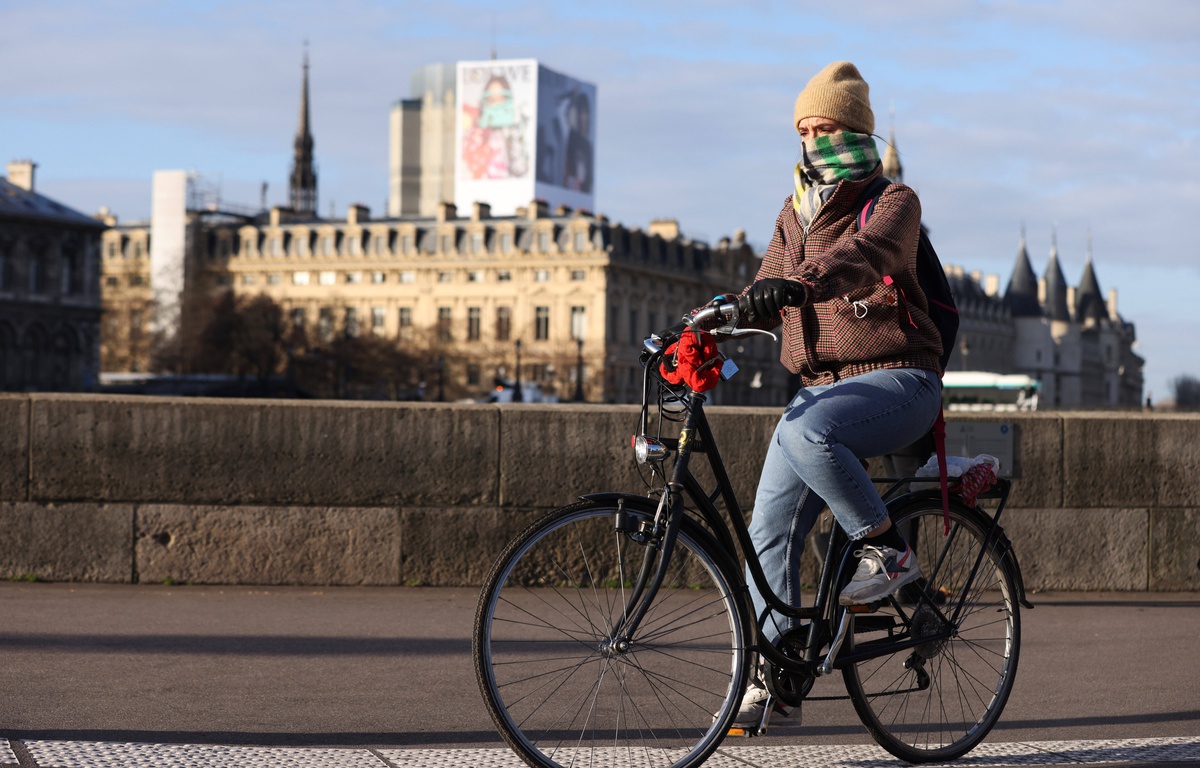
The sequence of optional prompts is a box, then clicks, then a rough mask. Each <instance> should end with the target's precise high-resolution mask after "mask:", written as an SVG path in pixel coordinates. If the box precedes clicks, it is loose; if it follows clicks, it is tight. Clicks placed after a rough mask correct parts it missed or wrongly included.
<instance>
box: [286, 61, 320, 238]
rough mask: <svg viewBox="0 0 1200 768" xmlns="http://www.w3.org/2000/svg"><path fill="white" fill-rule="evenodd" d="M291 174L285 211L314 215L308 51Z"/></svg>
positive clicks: (313, 166)
mask: <svg viewBox="0 0 1200 768" xmlns="http://www.w3.org/2000/svg"><path fill="white" fill-rule="evenodd" d="M294 148H295V152H294V155H293V158H292V174H291V176H290V177H289V178H288V207H290V208H291V209H292V210H293V211H294V212H295V213H297V214H300V215H304V216H316V215H317V170H316V167H315V164H314V163H313V137H312V130H311V128H310V126H309V115H308V51H307V50H305V52H304V79H303V82H302V83H301V86H300V125H299V127H298V128H297V129H296V141H295V144H294Z"/></svg>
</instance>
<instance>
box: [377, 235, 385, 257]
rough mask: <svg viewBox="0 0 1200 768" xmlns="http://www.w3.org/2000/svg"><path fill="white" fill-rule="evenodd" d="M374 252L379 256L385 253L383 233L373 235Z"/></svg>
mask: <svg viewBox="0 0 1200 768" xmlns="http://www.w3.org/2000/svg"><path fill="white" fill-rule="evenodd" d="M375 253H377V254H379V255H380V256H382V255H383V254H385V253H387V238H386V237H384V236H383V235H376V236H375Z"/></svg>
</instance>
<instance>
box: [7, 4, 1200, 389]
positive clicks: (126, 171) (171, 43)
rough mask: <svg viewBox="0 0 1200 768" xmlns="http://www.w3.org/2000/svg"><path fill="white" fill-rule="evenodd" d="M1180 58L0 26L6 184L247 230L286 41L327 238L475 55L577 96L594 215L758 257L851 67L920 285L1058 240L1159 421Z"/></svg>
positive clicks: (678, 7) (753, 10) (30, 23)
mask: <svg viewBox="0 0 1200 768" xmlns="http://www.w3.org/2000/svg"><path fill="white" fill-rule="evenodd" d="M851 8H852V9H853V10H852V11H851ZM1197 40H1200V3H1197V2H1192V0H1140V2H1137V3H1131V2H1126V1H1125V0H1063V1H1062V2H1034V1H1033V0H995V1H993V2H969V1H967V0H906V2H903V3H898V2H895V0H886V1H883V2H876V1H875V0H860V1H859V2H857V3H854V4H852V6H848V5H847V4H844V3H830V2H826V3H814V2H799V1H797V0H792V1H790V2H716V1H715V0H708V1H706V0H688V2H678V1H676V0H665V1H662V2H654V3H647V2H629V1H628V0H605V2H602V3H597V2H594V0H593V1H591V2H563V1H561V0H560V1H559V2H534V1H533V0H507V1H506V2H496V1H494V0H479V1H478V2H470V1H467V0H438V2H426V1H422V2H382V1H381V0H374V1H373V0H338V2H329V1H324V2H318V1H317V0H287V1H286V2H283V1H276V0H258V1H255V2H224V1H220V0H187V2H172V1H163V2H149V1H148V0H90V1H83V0H73V1H66V0H63V1H59V0H38V1H37V2H29V1H28V0H0V155H7V157H0V161H2V162H5V163H7V162H8V161H10V160H15V159H23V158H30V159H32V160H34V161H35V162H36V163H38V172H37V173H38V176H37V184H38V190H39V191H40V192H42V193H44V194H46V195H48V196H50V197H53V198H55V199H57V200H58V201H60V202H62V203H65V204H67V205H71V206H72V207H75V208H77V209H79V210H81V211H83V212H85V213H94V212H96V211H97V210H98V209H99V208H100V206H107V207H108V208H109V209H110V210H111V211H112V212H114V213H116V214H117V215H118V217H119V218H120V220H122V221H128V220H133V219H142V218H146V217H148V216H149V213H150V179H151V176H152V174H153V172H154V171H155V170H161V169H185V170H192V171H196V172H198V173H200V174H202V175H203V176H204V177H205V178H207V179H209V180H210V181H213V182H214V183H216V184H218V185H219V187H220V190H221V194H222V196H223V198H224V199H225V200H227V201H231V202H243V203H246V204H252V205H253V204H257V203H258V202H259V200H260V194H261V184H262V183H263V182H264V181H265V182H267V184H268V187H267V202H268V204H281V203H283V202H284V201H285V199H286V195H287V175H288V172H289V168H290V163H291V157H292V140H293V138H294V136H295V131H296V125H297V119H298V109H299V97H300V77H301V64H302V60H303V56H304V50H305V44H306V41H307V50H308V55H309V58H310V62H311V71H310V78H311V81H310V88H311V90H310V99H311V107H312V130H313V135H314V138H315V155H316V159H317V163H318V170H319V174H320V192H319V194H320V200H321V209H322V212H323V213H327V212H328V208H329V206H331V205H332V206H334V209H335V210H336V212H337V215H338V216H344V215H345V209H346V207H347V206H348V205H349V204H351V203H363V204H366V205H367V206H369V207H370V208H371V209H372V211H374V212H376V213H377V214H382V212H383V211H384V209H385V206H386V199H387V183H388V178H387V172H388V171H387V168H388V149H387V139H388V114H389V110H390V108H391V105H392V104H393V103H394V102H395V101H397V100H399V99H403V98H409V97H410V96H411V95H412V94H411V93H410V79H411V75H412V73H413V72H414V71H415V70H416V69H417V68H419V67H421V66H423V65H425V64H429V63H435V62H452V61H458V60H478V59H486V58H488V57H489V56H490V55H491V54H492V53H493V51H494V52H495V53H496V55H497V56H498V57H499V58H534V59H538V60H539V61H540V62H541V63H543V64H545V65H546V66H548V67H550V68H552V69H555V70H557V71H560V72H563V73H565V74H568V75H571V76H573V77H575V78H578V79H580V80H584V81H586V82H590V83H594V84H595V85H596V87H597V91H598V96H597V102H598V103H597V106H596V115H595V121H596V148H595V152H596V187H595V193H596V211H597V212H598V213H603V214H605V215H607V216H608V217H609V218H610V219H612V220H615V221H618V222H621V223H622V224H625V225H626V226H630V227H633V226H640V227H645V226H646V225H647V224H648V223H649V222H650V221H651V220H653V219H660V218H673V219H676V220H677V221H678V222H679V224H680V227H681V229H682V231H683V233H684V234H685V235H686V236H688V237H692V238H696V239H700V240H707V241H709V242H713V243H715V242H716V241H717V240H718V239H720V238H721V237H724V236H727V235H732V234H733V233H734V232H735V231H736V230H739V229H741V230H744V231H745V232H746V235H747V237H748V239H749V240H750V242H751V243H752V244H753V245H755V246H756V247H757V248H760V249H761V248H763V247H765V246H766V244H767V242H768V241H769V239H770V235H771V230H772V227H773V224H774V221H775V217H776V216H777V215H778V213H779V209H780V206H781V204H782V202H783V200H784V198H785V197H786V196H787V195H788V194H789V193H790V190H791V185H792V168H793V167H794V165H795V163H796V161H797V159H798V156H799V141H798V137H797V135H796V133H795V131H794V129H793V127H792V105H793V103H794V100H795V97H796V94H797V93H799V91H800V90H801V89H802V88H803V87H804V84H805V83H806V82H807V81H808V79H809V78H810V77H811V76H812V75H814V74H816V72H818V71H819V70H820V69H821V68H822V67H824V66H825V65H826V64H827V63H829V62H831V61H837V60H849V61H853V62H854V63H855V64H856V65H857V66H858V68H859V69H860V71H861V72H862V74H863V76H864V77H865V78H866V80H867V82H868V83H869V84H870V89H871V90H870V95H871V102H872V106H873V108H874V111H875V117H876V133H877V134H879V135H880V136H881V137H884V138H886V137H887V136H888V135H889V134H888V132H889V128H894V130H895V137H896V148H897V149H898V151H899V153H900V160H901V163H902V164H903V167H904V180H905V181H906V182H907V183H908V184H909V185H910V186H912V187H913V188H914V189H916V190H917V192H918V194H919V195H920V197H921V201H922V207H923V213H924V221H925V224H926V225H927V226H928V227H929V230H930V233H931V236H932V239H933V242H934V244H935V246H936V247H937V250H938V253H939V255H940V256H941V258H942V261H943V262H944V263H947V264H958V265H961V266H962V267H963V268H964V269H966V270H967V271H972V270H979V271H981V272H983V273H985V274H998V275H1000V278H1001V286H1002V287H1003V286H1006V285H1007V283H1008V279H1009V277H1010V275H1011V273H1012V268H1013V264H1014V262H1015V259H1016V254H1017V250H1018V247H1019V244H1020V238H1021V232H1022V230H1024V232H1025V234H1026V242H1027V246H1028V250H1029V255H1030V260H1031V263H1032V265H1033V268H1034V271H1035V272H1037V273H1038V275H1039V276H1041V275H1042V274H1043V273H1044V272H1045V269H1046V267H1047V262H1048V259H1049V252H1050V248H1051V243H1052V240H1054V239H1056V241H1057V247H1058V253H1059V262H1060V264H1061V266H1062V269H1063V272H1064V274H1065V276H1066V278H1067V281H1068V282H1069V283H1070V284H1072V285H1074V284H1077V283H1078V282H1079V279H1080V277H1081V275H1082V273H1083V270H1084V266H1085V263H1086V259H1087V257H1088V241H1089V236H1090V241H1091V254H1092V259H1093V264H1094V268H1095V271H1096V275H1097V278H1098V280H1099V282H1100V288H1101V290H1102V291H1103V292H1105V294H1107V292H1108V291H1109V289H1110V288H1116V289H1117V290H1118V293H1119V300H1118V308H1119V311H1120V313H1121V315H1122V316H1123V317H1124V318H1125V319H1126V320H1128V321H1131V322H1133V323H1134V324H1135V325H1136V328H1137V335H1138V346H1137V351H1138V353H1139V354H1140V355H1141V356H1142V357H1143V358H1145V360H1146V367H1145V376H1146V385H1145V394H1147V395H1152V396H1153V398H1154V399H1155V401H1156V402H1160V401H1163V400H1166V399H1169V395H1170V391H1171V389H1170V382H1171V381H1172V380H1173V379H1174V378H1175V377H1177V376H1180V375H1189V376H1196V377H1200V311H1198V310H1197V306H1198V304H1200V302H1198V301H1197V295H1198V294H1200V237H1197V235H1196V233H1195V230H1193V229H1192V225H1194V224H1195V223H1196V221H1197V213H1198V212H1200V159H1198V158H1200V137H1198V134H1200V46H1198V45H1197V43H1196V41H1197ZM880 149H881V150H882V149H883V146H882V143H881V146H880ZM731 288H740V286H731Z"/></svg>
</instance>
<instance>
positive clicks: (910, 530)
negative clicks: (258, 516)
mask: <svg viewBox="0 0 1200 768" xmlns="http://www.w3.org/2000/svg"><path fill="white" fill-rule="evenodd" d="M735 321H736V309H735V307H734V306H733V305H730V304H724V305H719V306H710V307H708V308H706V309H704V310H701V311H700V312H699V313H696V314H695V315H694V316H693V317H691V318H690V320H688V322H689V324H690V326H691V327H692V328H694V329H703V328H711V327H713V326H714V325H720V324H721V323H722V322H723V323H725V326H724V327H723V328H721V329H718V330H717V331H715V332H718V333H724V334H726V335H739V334H740V333H742V332H743V331H742V330H741V329H735V328H734V322H735ZM664 346H665V344H663V343H662V340H661V339H659V338H657V337H655V336H651V337H649V338H647V339H646V340H645V342H644V351H643V352H642V361H643V365H644V367H645V374H644V377H643V398H642V410H641V414H640V417H639V422H640V423H639V431H638V434H637V435H635V436H634V438H633V440H632V447H633V448H634V451H635V454H636V456H637V460H638V462H639V464H640V465H642V466H648V467H649V468H650V469H651V479H652V481H653V484H651V491H650V493H649V494H647V495H644V496H643V495H638V494H634V493H621V492H607V493H592V494H587V495H584V496H582V497H581V499H582V500H581V501H579V502H577V503H575V504H571V505H569V506H566V507H562V508H560V509H557V510H554V511H552V512H549V513H547V514H546V515H545V516H543V517H542V518H541V519H539V520H537V521H535V522H533V523H532V524H530V525H529V526H528V527H527V528H526V529H525V530H524V531H522V532H521V533H520V534H518V535H517V537H516V538H514V539H513V540H512V541H511V542H510V543H509V544H508V545H507V547H506V548H505V550H504V551H503V552H502V553H501V555H500V556H499V558H498V559H497V561H496V562H495V564H494V565H493V567H492V569H491V571H490V573H489V575H488V576H487V578H486V581H485V584H484V587H483V591H482V593H481V595H480V602H479V606H478V609H477V612H476V617H475V629H474V637H473V652H474V661H475V666H476V676H477V678H478V682H479V687H480V691H481V693H482V694H483V698H484V702H485V704H486V706H487V709H488V712H489V714H490V715H491V717H492V719H493V721H494V722H495V724H496V727H497V729H498V730H499V731H500V734H501V735H502V736H503V738H504V740H505V742H506V743H507V744H508V745H509V746H510V747H511V748H512V749H513V750H515V751H516V752H517V754H519V755H520V756H521V757H522V758H523V759H524V760H525V761H526V762H527V763H529V764H530V765H533V766H538V767H540V768H551V767H554V766H605V765H621V766H626V765H647V766H671V767H672V768H689V767H690V766H697V765H700V764H701V763H703V762H704V761H705V760H706V759H707V758H708V757H709V756H711V755H712V753H713V752H714V751H715V750H716V749H717V748H718V746H719V745H720V743H721V741H722V740H723V739H724V738H725V737H726V736H727V735H728V734H730V733H731V727H730V726H731V724H732V722H733V720H734V718H735V716H736V714H737V710H738V707H739V705H740V702H741V699H742V695H743V692H744V690H745V687H746V684H747V680H748V677H749V675H750V672H751V664H752V663H753V662H752V658H753V657H754V656H759V657H761V659H762V661H763V663H764V665H765V672H766V674H765V682H766V684H767V688H768V691H769V692H770V693H771V694H772V696H773V697H775V698H776V699H778V700H780V701H782V702H783V703H785V704H789V705H792V706H798V705H800V704H801V703H803V701H804V700H805V697H806V695H807V694H808V692H809V691H810V690H811V688H812V687H813V684H814V682H815V680H816V679H817V677H819V676H823V675H828V674H830V673H832V672H833V671H834V670H839V671H841V673H842V676H843V680H844V683H845V687H846V691H847V694H848V696H849V697H850V699H851V700H852V701H853V705H854V708H855V711H856V712H857V714H858V716H859V718H860V719H861V720H862V722H863V724H864V725H865V726H866V727H867V730H868V731H869V732H870V734H871V736H872V737H873V738H874V739H875V741H876V742H877V743H878V744H879V745H880V746H882V747H883V748H884V749H886V750H887V751H888V752H890V753H891V754H893V755H895V756H896V757H898V758H900V759H902V760H905V761H908V762H913V763H918V762H930V761H945V760H952V759H955V758H958V757H960V756H962V755H963V754H965V753H967V752H968V751H970V750H971V749H972V748H974V747H975V746H976V745H977V744H978V743H979V742H980V741H981V740H982V739H983V738H984V736H986V735H987V733H988V731H990V729H991V728H992V726H993V725H994V724H995V723H996V721H997V719H998V718H999V716H1000V713H1001V711H1002V710H1003V708H1004V705H1005V703H1006V701H1007V699H1008V696H1009V693H1010V692H1011V690H1012V687H1013V683H1014V679H1015V674H1016V669H1017V661H1018V658H1019V650H1020V638H1021V622H1020V608H1021V606H1022V605H1023V606H1025V607H1028V608H1032V607H1033V606H1032V605H1031V604H1030V603H1029V602H1028V600H1027V599H1026V596H1025V588H1024V584H1023V581H1022V578H1021V572H1020V568H1019V566H1018V564H1017V560H1016V554H1015V552H1014V551H1013V547H1012V544H1011V542H1010V541H1009V539H1008V537H1007V536H1006V535H1005V534H1004V531H1003V529H1002V528H1001V527H1000V525H999V518H1000V515H1001V513H1002V512H1003V509H1004V506H1005V504H1006V502H1007V499H1008V493H1009V490H1010V481H1009V480H1007V479H1004V478H1000V479H999V480H998V481H997V483H996V485H995V486H994V487H993V488H992V489H991V490H989V491H986V492H984V493H981V494H980V497H979V498H989V499H995V500H996V501H997V502H998V506H997V508H996V511H995V513H994V514H991V515H989V514H988V513H987V512H986V511H985V510H984V509H983V508H982V507H981V506H967V505H966V504H965V503H963V502H962V500H961V499H955V500H953V501H952V503H951V504H950V506H949V513H948V516H944V511H943V504H942V497H941V494H940V492H939V491H934V490H912V489H911V488H909V485H910V484H911V483H912V482H913V481H914V480H915V479H916V478H912V477H908V478H886V479H878V480H879V481H880V482H888V483H890V486H889V487H888V488H887V490H886V491H885V492H884V493H883V496H884V499H885V502H886V503H887V506H888V509H889V511H890V514H891V518H892V521H893V523H894V524H895V525H897V526H899V527H900V530H901V532H902V533H903V534H904V535H905V538H906V539H907V541H908V542H909V544H910V546H911V547H912V548H913V550H914V552H915V553H916V554H917V556H918V562H919V564H920V567H921V572H922V574H923V577H922V578H921V579H920V580H918V581H915V582H913V583H911V584H909V585H907V586H905V587H904V588H902V589H901V590H900V591H899V592H898V593H896V594H895V595H893V596H891V597H889V598H886V599H885V600H882V601H879V602H877V603H874V604H871V605H865V606H850V607H842V606H839V605H838V604H837V595H838V593H839V592H840V589H841V587H842V586H844V584H845V583H846V582H847V581H849V579H850V576H851V575H852V574H853V572H854V569H855V566H856V559H855V558H854V557H853V550H854V543H853V542H850V541H849V540H848V539H847V537H846V536H845V534H844V533H842V532H841V531H840V529H839V528H838V526H836V525H835V526H833V528H834V531H833V533H832V535H831V536H830V537H829V542H828V545H827V548H826V552H825V557H824V562H823V564H822V566H821V575H820V579H819V582H818V584H817V587H816V591H815V595H814V598H813V603H812V605H809V606H804V607H801V606H795V607H794V606H791V605H787V604H786V603H784V602H783V601H782V600H781V599H780V598H779V597H778V596H776V595H774V594H772V593H771V591H770V590H769V589H768V588H767V587H766V582H765V577H764V575H763V571H762V568H761V566H760V565H759V563H758V560H757V558H756V556H755V553H754V550H753V547H752V546H751V544H750V540H749V535H748V533H747V529H746V523H745V517H744V515H743V514H742V508H741V506H740V505H739V504H738V501H737V499H736V498H735V497H734V494H733V491H732V487H731V484H730V482H729V478H728V476H727V474H726V470H725V467H724V464H723V463H722V461H721V457H720V453H719V452H718V450H717V444H716V441H715V438H714V436H713V433H712V431H711V429H710V427H709V424H708V421H707V419H706V417H705V414H704V404H705V402H706V398H705V396H704V395H703V394H701V393H699V392H696V391H693V390H691V389H689V388H688V387H686V386H680V385H674V384H671V383H669V382H668V381H666V380H665V379H664V378H663V376H662V375H661V372H660V369H659V363H660V361H661V360H662V358H663V354H664V350H663V347H664ZM652 409H656V410H657V420H656V421H655V420H654V418H653V417H652V413H651V411H652ZM678 424H681V425H682V426H681V427H680V428H679V431H678V435H677V436H676V437H671V436H669V435H667V434H664V432H665V431H667V430H671V431H673V430H674V429H675V426H674V425H678ZM697 454H701V455H704V456H706V457H707V459H708V464H709V466H710V468H711V473H712V478H713V479H714V480H715V483H716V485H715V488H713V489H712V490H711V491H706V490H705V489H704V487H703V486H702V485H701V483H700V482H699V481H698V480H697V479H696V477H695V475H694V474H693V473H692V472H691V470H690V469H689V462H690V461H691V460H692V459H693V458H694V457H695V456H696V455H697ZM672 456H673V457H674V462H673V466H672V467H671V468H670V470H669V472H668V468H667V460H668V458H670V457H672ZM656 478H657V479H656ZM924 479H925V480H928V479H929V478H924ZM718 503H721V504H723V505H724V508H725V514H724V515H722V514H721V512H720V510H719V509H718ZM947 524H948V525H949V530H948V532H946V533H945V535H943V534H944V531H945V528H944V526H945V525H947ZM739 553H740V554H741V555H742V557H743V558H744V559H745V563H746V567H745V570H743V568H742V567H741V566H740V565H739V557H738V556H739ZM747 572H748V573H749V578H752V579H753V580H754V581H755V582H756V583H757V585H758V586H759V588H760V591H761V592H762V593H763V594H764V595H766V599H767V603H768V609H774V610H775V611H777V612H779V613H781V614H784V615H787V616H791V617H793V618H795V619H796V620H798V621H797V623H800V627H799V628H797V629H793V630H791V631H790V632H788V633H786V634H784V635H783V637H782V638H781V639H780V640H779V642H778V643H776V644H770V643H766V642H762V641H761V637H762V635H761V628H762V625H763V622H764V621H765V620H766V616H765V614H766V611H764V616H758V617H756V616H754V615H753V610H752V608H751V602H750V598H749V595H748V590H747V586H746V584H747V582H746V576H745V574H746V573H747ZM802 622H807V623H806V624H803V623H802ZM770 710H771V707H770V706H767V707H765V708H764V720H763V722H761V723H760V724H758V726H757V727H755V728H752V729H750V731H749V733H748V734H746V735H753V734H755V733H762V732H765V728H766V724H767V723H766V714H765V713H769V712H770ZM732 732H733V733H737V730H736V729H735V730H734V731H732Z"/></svg>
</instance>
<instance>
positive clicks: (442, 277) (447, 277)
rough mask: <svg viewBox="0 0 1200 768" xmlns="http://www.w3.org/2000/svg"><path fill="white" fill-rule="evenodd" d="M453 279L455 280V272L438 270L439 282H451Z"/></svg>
mask: <svg viewBox="0 0 1200 768" xmlns="http://www.w3.org/2000/svg"><path fill="white" fill-rule="evenodd" d="M453 281H454V273H453V272H438V282H439V283H450V282H453Z"/></svg>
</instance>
